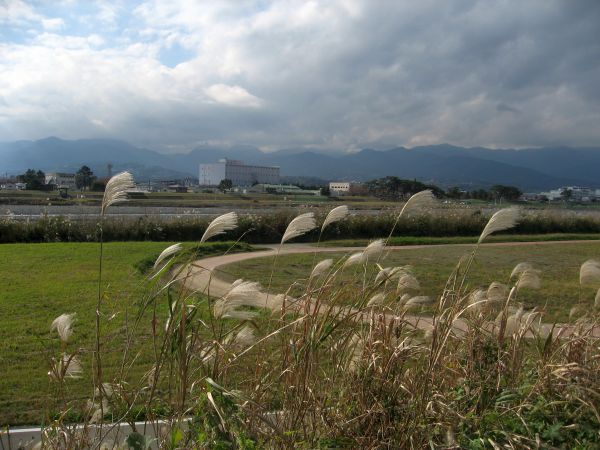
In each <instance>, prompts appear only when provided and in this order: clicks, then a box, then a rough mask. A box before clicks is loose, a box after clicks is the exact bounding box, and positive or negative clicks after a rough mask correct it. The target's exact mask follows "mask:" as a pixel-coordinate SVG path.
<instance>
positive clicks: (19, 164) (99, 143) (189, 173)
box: [0, 137, 600, 191]
mask: <svg viewBox="0 0 600 450" xmlns="http://www.w3.org/2000/svg"><path fill="white" fill-rule="evenodd" d="M225 157H227V158H231V159H239V160H242V161H245V162H246V163H249V164H259V165H274V166H280V167H281V175H282V176H286V177H311V178H312V179H315V178H318V179H322V180H326V181H327V180H356V181H365V180H369V179H373V178H379V177H383V176H388V175H393V176H397V177H400V178H409V179H417V180H419V181H423V182H427V183H433V184H437V185H440V186H446V187H447V186H460V187H463V188H469V189H471V188H479V187H489V186H491V185H493V184H506V185H514V186H518V187H520V188H521V189H523V190H525V191H535V190H543V189H549V188H557V187H559V186H568V185H585V186H590V187H600V177H599V176H598V174H597V171H598V168H599V167H600V148H570V147H546V148H530V149H519V150H515V149H489V148H484V147H471V148H465V147H457V146H453V145H448V144H441V145H429V146H420V147H413V148H405V147H396V148H392V149H389V150H384V151H380V150H371V149H364V150H361V151H359V152H356V153H350V154H348V153H331V152H329V153H327V152H322V151H318V150H313V151H306V150H302V149H284V150H279V151H275V152H270V153H265V152H262V151H260V150H259V149H257V148H256V147H252V146H231V147H228V148H221V147H211V146H201V147H197V148H195V149H193V150H192V151H190V152H188V153H178V154H164V153H158V152H156V151H153V150H148V149H145V148H139V147H135V146H133V145H131V144H129V143H127V142H123V141H119V140H111V139H81V140H63V139H59V138H56V137H49V138H45V139H40V140H36V141H16V142H4V143H0V174H5V173H8V174H18V173H22V172H24V171H25V170H26V169H28V168H34V169H41V170H43V171H46V172H51V171H62V172H75V171H76V170H77V169H79V167H81V166H82V165H84V164H85V165H88V166H89V167H91V168H92V170H93V171H94V172H95V173H96V174H97V175H99V176H105V175H106V173H107V165H108V164H109V163H110V164H112V166H113V172H116V171H120V170H130V171H131V172H132V173H133V174H134V176H135V177H136V179H138V180H149V179H179V178H184V177H194V178H197V176H198V172H197V167H198V165H199V164H201V163H210V162H215V161H217V160H218V159H220V158H225Z"/></svg>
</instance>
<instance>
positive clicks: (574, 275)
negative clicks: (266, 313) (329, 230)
mask: <svg viewBox="0 0 600 450" xmlns="http://www.w3.org/2000/svg"><path fill="white" fill-rule="evenodd" d="M471 248H472V247H471V246H468V245H467V246H431V247H428V248H420V249H410V248H406V249H403V250H398V251H392V252H389V254H388V256H387V257H386V258H385V259H384V260H383V262H382V265H384V266H386V267H387V266H396V265H405V264H411V265H413V266H414V270H415V274H416V276H417V278H418V279H419V281H420V283H421V286H422V294H423V295H429V296H432V297H434V298H435V297H438V296H439V294H440V293H441V291H442V289H443V286H444V284H445V282H446V280H447V279H448V277H449V275H450V274H451V273H452V270H453V269H454V267H455V265H456V263H457V262H458V260H459V259H460V257H461V256H462V255H464V254H466V253H467V252H469V250H470V249H471ZM340 256H343V254H341V253H333V254H332V253H328V254H327V255H318V256H317V258H316V260H315V261H317V262H318V261H320V260H322V259H325V258H334V260H335V258H336V257H340ZM598 257H600V242H597V243H596V242H594V243H572V244H561V243H551V244H539V245H536V244H534V245H526V246H509V247H485V246H484V247H481V248H480V250H479V253H478V256H477V259H476V261H475V264H474V265H473V267H472V270H471V272H470V275H469V277H468V282H469V286H470V287H472V288H473V289H475V288H478V287H485V288H487V286H488V285H489V284H490V283H491V282H492V281H500V282H503V283H508V278H509V276H510V273H511V271H512V269H513V267H514V266H515V265H516V264H517V263H519V262H523V261H526V262H529V263H532V264H533V265H534V266H535V267H536V268H538V269H540V270H541V271H542V276H541V278H542V287H541V289H540V290H535V291H534V290H523V291H522V292H521V293H520V294H519V300H520V301H522V302H523V303H524V306H525V307H526V308H533V307H534V306H535V307H538V308H540V309H542V310H543V311H545V320H546V321H549V322H552V321H566V320H568V318H569V317H568V316H569V310H570V308H571V307H572V306H575V305H577V304H579V301H580V288H579V267H580V265H581V263H583V262H584V261H585V260H587V259H590V258H598ZM312 263H313V255H312V254H303V255H285V256H281V257H280V258H279V260H278V262H277V270H276V271H275V273H274V275H273V283H272V290H273V291H275V292H284V291H286V290H287V289H288V287H289V286H290V283H292V282H293V281H295V280H301V279H306V278H307V277H308V275H309V274H310V271H311V267H312ZM272 264H273V259H272V258H270V257H269V258H260V259H251V260H246V261H243V262H239V263H235V264H231V265H228V266H226V267H224V268H223V272H224V274H225V276H226V277H229V278H230V279H235V278H244V279H247V280H253V281H259V282H260V283H261V284H263V286H267V285H268V283H269V274H270V271H271V266H272ZM345 272H346V277H345V279H346V280H347V281H348V282H351V281H352V280H353V279H362V272H361V269H358V270H357V269H355V268H353V267H351V268H348V269H346V271H345ZM594 295H595V292H594V291H593V290H592V289H589V288H586V289H584V290H582V291H581V296H582V302H583V303H582V304H583V305H585V306H586V307H587V308H589V307H591V306H593V303H594Z"/></svg>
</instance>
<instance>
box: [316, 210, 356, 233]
mask: <svg viewBox="0 0 600 450" xmlns="http://www.w3.org/2000/svg"><path fill="white" fill-rule="evenodd" d="M349 212H350V211H349V210H348V207H347V206H346V205H342V206H338V207H336V208H333V209H332V210H331V211H329V214H327V217H325V220H324V221H323V225H321V232H323V230H325V228H326V227H327V226H328V225H331V224H332V223H334V222H339V221H340V220H343V219H345V218H346V217H347V216H348V214H349Z"/></svg>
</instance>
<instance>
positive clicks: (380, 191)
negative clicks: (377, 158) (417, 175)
mask: <svg viewBox="0 0 600 450" xmlns="http://www.w3.org/2000/svg"><path fill="white" fill-rule="evenodd" d="M365 185H366V186H367V189H369V192H370V193H371V194H372V195H374V196H375V197H379V198H385V199H398V198H407V197H410V196H411V195H413V194H416V193H417V192H419V191H423V190H425V189H431V190H432V191H433V193H434V194H435V195H436V196H438V197H442V196H443V195H444V191H442V190H441V189H440V188H439V187H437V186H434V185H431V184H424V183H421V182H420V181H417V180H403V179H401V178H398V177H384V178H377V179H376V180H371V181H367V182H366V183H365Z"/></svg>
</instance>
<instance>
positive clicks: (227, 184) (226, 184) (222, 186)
mask: <svg viewBox="0 0 600 450" xmlns="http://www.w3.org/2000/svg"><path fill="white" fill-rule="evenodd" d="M232 187H233V183H232V182H231V180H230V179H228V178H225V179H224V180H221V182H220V183H219V190H220V191H223V192H225V191H227V190H229V189H231V188H232Z"/></svg>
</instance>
